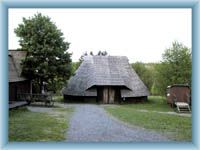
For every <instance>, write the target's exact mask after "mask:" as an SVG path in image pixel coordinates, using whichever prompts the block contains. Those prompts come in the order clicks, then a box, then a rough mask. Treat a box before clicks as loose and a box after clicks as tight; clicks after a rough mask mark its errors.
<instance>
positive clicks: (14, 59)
mask: <svg viewBox="0 0 200 150" xmlns="http://www.w3.org/2000/svg"><path fill="white" fill-rule="evenodd" d="M25 57H26V51H19V50H9V55H8V63H9V82H19V81H24V80H27V78H25V77H22V76H21V72H22V66H21V61H22V59H24V58H25Z"/></svg>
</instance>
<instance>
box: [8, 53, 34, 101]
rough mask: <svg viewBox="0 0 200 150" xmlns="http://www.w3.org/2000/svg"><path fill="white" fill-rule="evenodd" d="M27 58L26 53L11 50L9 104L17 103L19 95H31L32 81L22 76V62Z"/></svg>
mask: <svg viewBox="0 0 200 150" xmlns="http://www.w3.org/2000/svg"><path fill="white" fill-rule="evenodd" d="M25 57H26V51H18V50H9V55H8V63H9V102H10V103H11V102H12V101H17V94H18V93H30V92H31V81H30V80H29V79H27V78H25V77H23V76H22V75H21V72H22V66H21V61H22V59H24V58H25Z"/></svg>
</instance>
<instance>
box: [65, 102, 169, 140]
mask: <svg viewBox="0 0 200 150" xmlns="http://www.w3.org/2000/svg"><path fill="white" fill-rule="evenodd" d="M73 106H74V107H75V112H74V114H73V115H72V117H71V120H70V124H69V129H68V132H67V135H66V137H67V142H138V141H139V142H153V141H155V142H160V141H169V139H167V138H166V137H164V136H162V135H160V134H158V133H157V132H153V131H147V130H146V129H143V128H139V127H134V126H133V127H132V126H131V127H129V126H127V125H126V124H125V123H122V122H121V121H118V120H116V119H113V118H112V117H111V116H109V115H108V114H107V113H106V112H105V111H104V109H103V108H102V107H101V106H100V105H95V104H94V105H92V104H74V105H73Z"/></svg>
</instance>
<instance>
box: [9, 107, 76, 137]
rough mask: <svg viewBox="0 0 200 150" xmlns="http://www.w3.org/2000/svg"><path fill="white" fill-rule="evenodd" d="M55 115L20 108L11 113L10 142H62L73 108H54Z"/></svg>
mask: <svg viewBox="0 0 200 150" xmlns="http://www.w3.org/2000/svg"><path fill="white" fill-rule="evenodd" d="M53 110H54V111H55V115H50V114H47V113H38V112H31V111H28V110H27V109H26V108H19V109H16V110H11V111H10V112H9V141H62V140H65V133H66V130H67V128H68V122H69V117H70V114H71V112H72V111H73V109H72V108H68V109H65V111H64V113H62V112H63V110H62V109H61V111H60V110H59V108H53Z"/></svg>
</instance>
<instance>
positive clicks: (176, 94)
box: [166, 85, 191, 106]
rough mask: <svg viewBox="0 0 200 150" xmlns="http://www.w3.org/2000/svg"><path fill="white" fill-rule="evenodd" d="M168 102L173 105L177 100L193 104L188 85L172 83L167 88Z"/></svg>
mask: <svg viewBox="0 0 200 150" xmlns="http://www.w3.org/2000/svg"><path fill="white" fill-rule="evenodd" d="M166 96H167V103H168V104H170V105H172V106H173V104H174V103H175V102H185V103H188V104H191V97H190V96H191V92H190V87H189V86H188V85H172V86H169V87H168V88H167V95H166Z"/></svg>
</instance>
